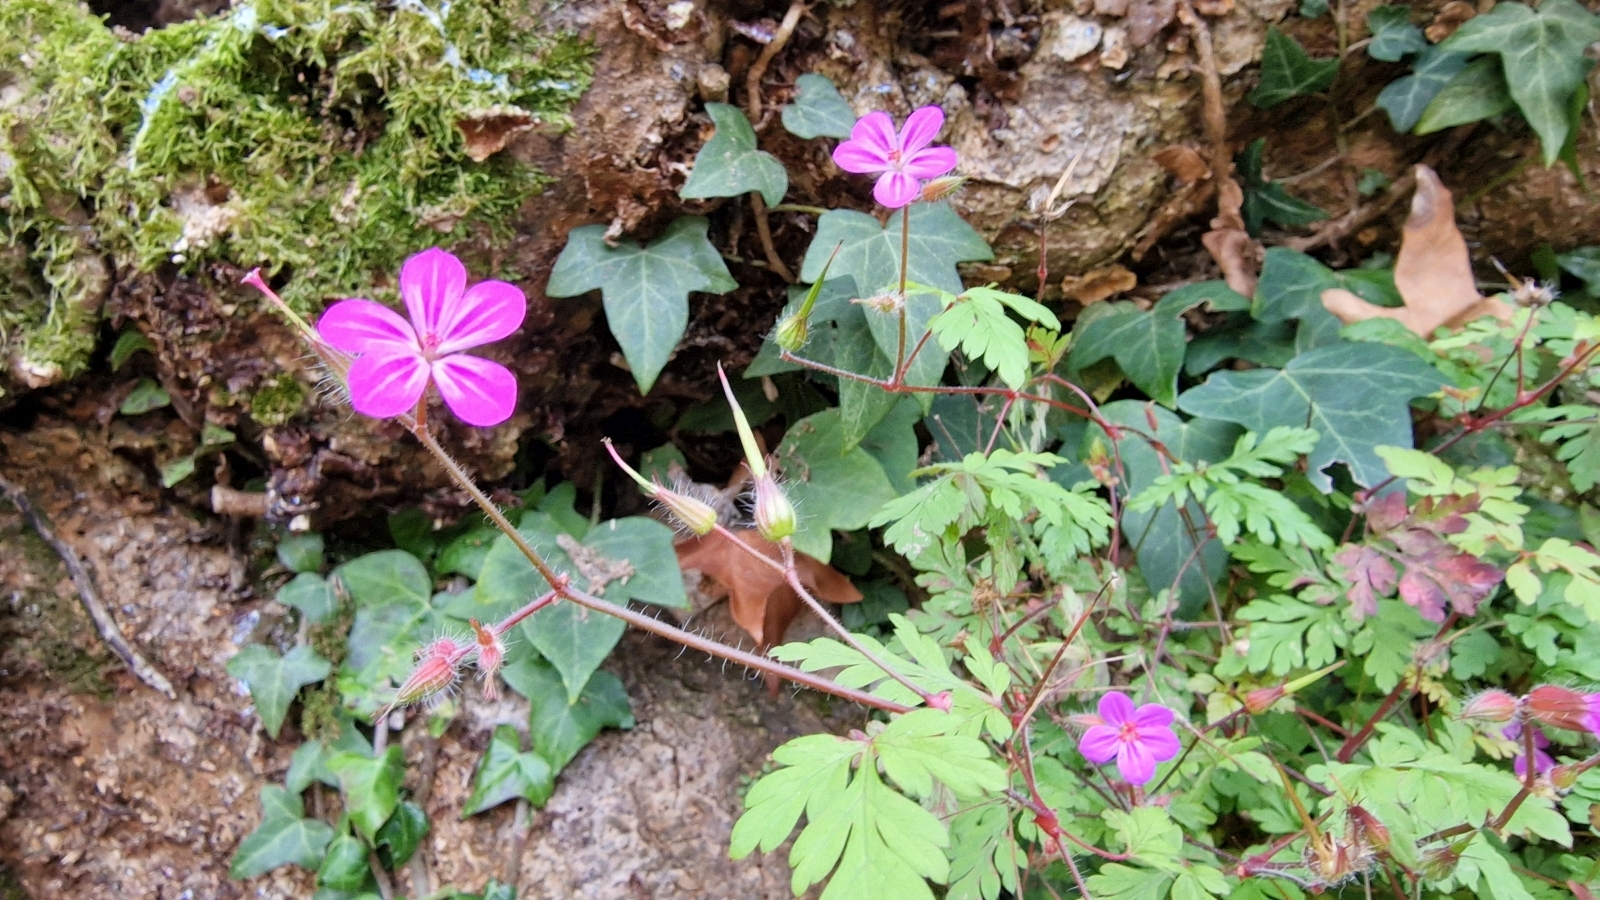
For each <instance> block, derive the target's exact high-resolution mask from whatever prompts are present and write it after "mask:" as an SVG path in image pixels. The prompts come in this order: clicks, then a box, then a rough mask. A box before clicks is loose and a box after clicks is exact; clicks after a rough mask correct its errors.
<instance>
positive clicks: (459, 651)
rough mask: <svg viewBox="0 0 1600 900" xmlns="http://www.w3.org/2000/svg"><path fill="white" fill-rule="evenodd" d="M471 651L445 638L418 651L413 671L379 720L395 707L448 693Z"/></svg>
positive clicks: (447, 637) (465, 646)
mask: <svg viewBox="0 0 1600 900" xmlns="http://www.w3.org/2000/svg"><path fill="white" fill-rule="evenodd" d="M471 650H472V648H471V647H470V646H468V645H467V644H465V643H462V642H461V641H458V640H456V639H455V638H453V637H450V636H448V635H446V636H444V637H440V638H438V639H436V640H434V641H433V642H432V643H430V644H428V645H427V646H425V647H423V648H422V649H421V650H419V651H417V666H416V668H414V669H412V670H411V674H410V675H409V676H407V677H406V680H405V682H404V683H402V684H401V685H400V690H398V691H397V692H395V696H394V700H393V701H392V702H391V703H390V704H389V706H388V707H387V708H385V709H384V711H383V713H382V715H380V716H379V718H382V717H383V716H387V715H388V714H389V713H390V712H391V711H393V710H394V709H396V708H397V707H401V706H410V705H411V704H413V703H418V702H421V701H424V700H431V699H433V698H436V697H438V696H439V695H440V694H443V693H444V692H445V691H448V690H450V688H451V687H453V686H454V685H455V683H456V678H457V676H458V675H459V674H460V670H461V663H462V661H463V660H465V659H466V658H467V654H468V653H469V652H471Z"/></svg>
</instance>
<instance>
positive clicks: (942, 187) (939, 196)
mask: <svg viewBox="0 0 1600 900" xmlns="http://www.w3.org/2000/svg"><path fill="white" fill-rule="evenodd" d="M966 183H967V178H966V176H965V175H945V176H944V177H942V178H935V179H933V180H932V181H927V182H924V183H923V185H922V202H924V203H935V202H937V201H939V200H943V199H945V198H946V197H949V196H951V195H953V194H954V193H955V192H956V191H959V190H961V186H962V185H964V184H966Z"/></svg>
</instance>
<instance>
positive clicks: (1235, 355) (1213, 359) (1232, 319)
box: [1183, 313, 1294, 376]
mask: <svg viewBox="0 0 1600 900" xmlns="http://www.w3.org/2000/svg"><path fill="white" fill-rule="evenodd" d="M1230 359H1243V360H1248V361H1250V362H1253V363H1255V364H1256V365H1258V366H1271V367H1273V368H1280V367H1282V366H1284V365H1287V364H1288V362H1289V360H1291V359H1294V326H1293V325H1291V324H1289V323H1288V322H1258V321H1256V320H1255V319H1254V318H1252V317H1251V316H1248V315H1245V314H1243V313H1235V314H1233V315H1230V316H1229V317H1228V318H1226V319H1224V320H1223V321H1222V322H1221V323H1220V324H1218V325H1215V326H1213V327H1211V328H1210V329H1208V330H1206V331H1205V332H1202V333H1201V334H1198V335H1196V336H1195V339H1194V340H1192V341H1190V342H1189V347H1188V349H1187V350H1186V351H1185V354H1184V357H1183V371H1184V372H1186V373H1187V374H1189V375H1190V376H1197V375H1203V374H1205V373H1206V372H1209V371H1211V370H1212V369H1215V368H1216V367H1217V366H1218V365H1219V364H1220V363H1222V362H1224V361H1225V360H1230Z"/></svg>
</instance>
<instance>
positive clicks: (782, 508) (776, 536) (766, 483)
mask: <svg viewBox="0 0 1600 900" xmlns="http://www.w3.org/2000/svg"><path fill="white" fill-rule="evenodd" d="M755 520H756V531H758V532H760V534H761V536H762V537H764V538H766V539H767V540H769V541H772V542H774V543H776V542H778V541H781V540H783V539H784V538H786V537H790V536H792V535H793V534H794V532H795V528H796V527H798V521H797V520H796V518H795V513H794V504H792V503H790V502H789V498H788V497H787V496H785V495H784V493H783V488H782V487H780V486H779V485H778V482H777V479H775V478H773V477H772V473H770V472H767V473H764V474H762V475H761V476H760V477H759V478H757V479H756V510H755Z"/></svg>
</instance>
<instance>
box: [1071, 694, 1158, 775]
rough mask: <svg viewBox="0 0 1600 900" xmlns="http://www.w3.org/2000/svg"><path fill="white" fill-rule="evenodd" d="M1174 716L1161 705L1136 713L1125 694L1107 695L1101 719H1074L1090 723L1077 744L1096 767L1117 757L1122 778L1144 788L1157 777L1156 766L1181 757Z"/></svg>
mask: <svg viewBox="0 0 1600 900" xmlns="http://www.w3.org/2000/svg"><path fill="white" fill-rule="evenodd" d="M1172 715H1173V714H1172V710H1170V709H1168V708H1166V707H1165V706H1162V705H1161V704H1159V703H1146V704H1145V705H1143V706H1141V707H1139V708H1138V709H1134V708H1133V701H1132V700H1129V699H1128V696H1127V695H1126V694H1122V693H1117V692H1113V693H1110V694H1106V695H1105V696H1104V697H1101V698H1100V714H1099V715H1098V716H1076V717H1074V718H1075V719H1077V720H1078V721H1082V722H1087V723H1089V730H1088V731H1085V732H1084V733H1083V738H1082V740H1080V741H1079V742H1078V752H1080V753H1082V754H1083V756H1084V758H1085V759H1087V760H1089V761H1090V762H1092V763H1095V764H1097V765H1098V764H1101V763H1106V762H1110V761H1111V759H1112V757H1116V760H1117V769H1118V770H1119V771H1121V772H1122V777H1123V778H1125V779H1127V781H1128V783H1129V784H1139V785H1142V784H1144V783H1145V782H1147V781H1149V780H1150V779H1152V778H1154V777H1155V774H1156V763H1158V762H1166V761H1167V760H1169V759H1172V758H1173V757H1174V756H1177V755H1178V750H1179V749H1180V748H1179V745H1178V736H1177V735H1175V734H1173V733H1172Z"/></svg>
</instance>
